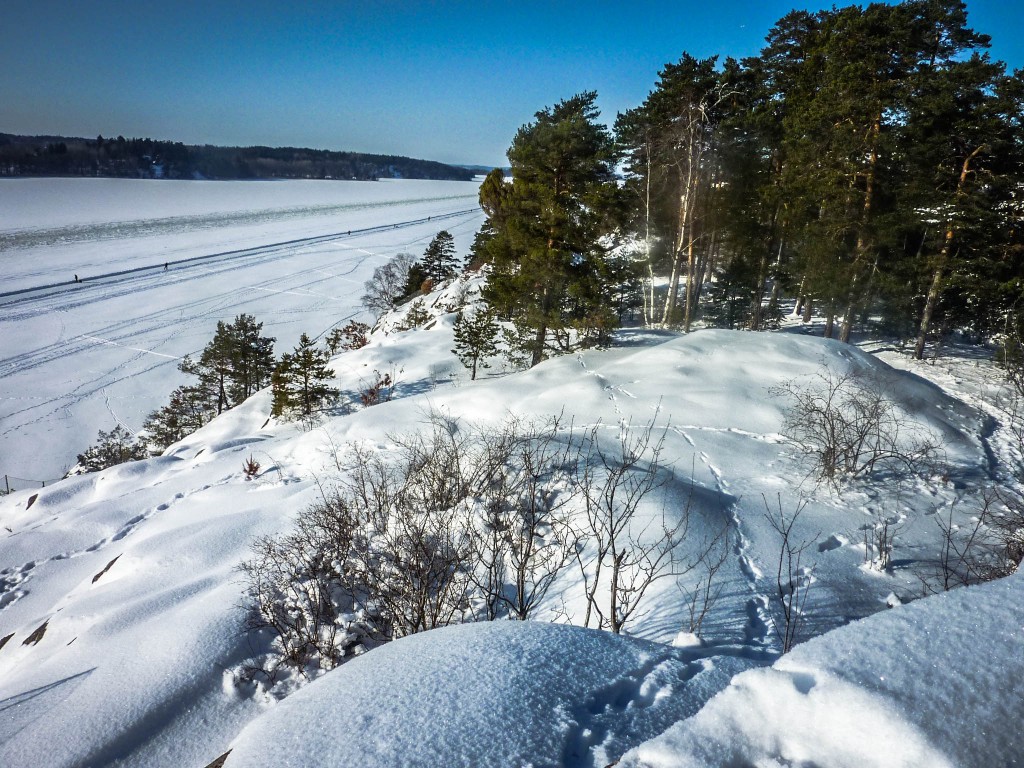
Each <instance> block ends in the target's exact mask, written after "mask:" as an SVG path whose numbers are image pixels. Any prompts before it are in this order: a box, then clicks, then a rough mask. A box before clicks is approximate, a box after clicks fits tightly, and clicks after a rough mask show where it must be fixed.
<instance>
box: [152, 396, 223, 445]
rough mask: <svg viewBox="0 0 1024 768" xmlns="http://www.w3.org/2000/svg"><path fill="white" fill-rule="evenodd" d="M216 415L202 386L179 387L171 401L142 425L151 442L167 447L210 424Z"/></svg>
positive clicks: (153, 413)
mask: <svg viewBox="0 0 1024 768" xmlns="http://www.w3.org/2000/svg"><path fill="white" fill-rule="evenodd" d="M215 415H216V413H215V411H213V410H211V409H210V404H209V402H208V401H207V399H206V397H205V393H204V391H203V389H202V388H201V387H197V386H184V387H178V388H177V389H175V390H174V391H173V392H171V397H170V402H169V403H168V404H167V405H165V406H164V407H163V408H159V409H158V410H155V411H153V412H152V413H151V414H149V416H147V417H146V421H145V422H144V423H143V425H142V428H143V430H145V432H146V437H147V440H148V442H149V443H150V445H152V446H154V447H156V448H157V449H158V450H163V449H164V448H166V447H167V446H169V445H171V444H172V443H176V442H178V441H179V440H181V439H182V438H184V437H186V436H187V435H190V434H192V433H193V432H195V431H196V430H197V429H199V428H200V427H202V426H203V425H204V424H206V423H207V422H208V421H209V420H210V419H212V418H213V417H214V416H215Z"/></svg>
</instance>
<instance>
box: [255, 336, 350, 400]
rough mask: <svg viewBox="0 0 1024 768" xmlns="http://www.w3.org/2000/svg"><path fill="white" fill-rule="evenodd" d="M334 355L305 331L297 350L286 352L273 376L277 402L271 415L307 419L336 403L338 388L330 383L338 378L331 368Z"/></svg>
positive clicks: (272, 383)
mask: <svg viewBox="0 0 1024 768" xmlns="http://www.w3.org/2000/svg"><path fill="white" fill-rule="evenodd" d="M329 360H330V354H329V353H328V352H327V351H325V350H320V349H317V347H316V346H315V344H314V343H313V340H312V339H310V338H309V336H307V335H306V334H305V333H303V334H302V336H301V337H300V338H299V343H298V345H297V346H296V347H295V349H294V350H293V351H292V352H290V353H287V354H285V355H282V357H281V362H280V363H279V364H278V366H277V368H276V369H275V370H274V373H273V374H272V376H271V387H272V388H273V396H274V399H273V405H272V406H271V414H272V415H273V416H278V417H284V418H306V417H309V416H311V415H312V414H313V413H314V411H317V410H319V409H321V408H322V407H323V406H325V405H327V404H329V403H331V402H333V400H334V399H335V398H336V397H337V395H338V392H337V390H336V389H333V388H332V387H330V386H328V385H327V382H328V381H330V380H331V379H333V378H334V372H333V371H332V370H331V369H330V368H329V367H328V362H329Z"/></svg>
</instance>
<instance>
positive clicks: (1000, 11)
mask: <svg viewBox="0 0 1024 768" xmlns="http://www.w3.org/2000/svg"><path fill="white" fill-rule="evenodd" d="M838 4H839V5H844V4H847V3H842V2H840V3H838ZM293 5H294V7H288V4H286V3H281V2H266V1H265V0H247V1H245V2H241V1H236V0H230V1H228V2H217V1H216V0H209V1H208V2H193V1H192V0H181V1H180V2H174V3H171V2H160V1H154V2H145V1H144V0H141V1H140V0H133V1H132V2H121V1H119V0H95V1H90V0H66V1H64V2H59V1H57V0H5V2H4V12H3V20H4V21H3V26H4V40H3V43H2V44H0V132H8V133H26V134H43V133H46V134H62V135H77V136H95V135H97V134H103V135H105V136H106V135H114V136H116V135H117V134H122V135H124V136H126V137H130V136H149V137H151V138H165V139H174V140H178V141H184V142H186V143H189V144H202V143H210V144H232V145H251V144H267V145H274V146H279V145H291V146H309V147H318V148H326V149H348V150H354V151H364V152H382V153H383V152H387V153H393V154H402V155H409V156H413V157H423V158H428V159H433V160H441V161H444V162H461V163H482V164H503V163H504V162H505V158H504V154H505V150H506V149H507V148H508V145H509V143H510V141H511V139H512V136H513V135H514V133H515V131H516V129H517V128H518V127H519V126H520V125H522V124H523V123H525V122H527V121H529V120H530V119H531V118H532V116H533V113H534V112H536V111H537V110H538V109H541V108H543V107H544V106H546V105H549V104H553V103H555V102H556V101H558V100H559V99H562V98H565V97H568V96H571V95H573V94H574V93H578V92H580V91H584V90H596V91H597V92H598V94H599V103H600V105H601V107H602V110H603V114H604V118H605V119H606V121H607V122H611V121H613V120H614V118H615V114H616V112H618V111H620V110H624V109H628V108H630V107H633V106H636V105H637V104H639V103H640V102H641V101H643V99H644V98H645V96H646V95H647V92H648V91H649V90H650V88H651V87H652V86H653V85H654V82H655V80H656V78H657V72H658V70H659V69H660V68H661V67H662V66H663V65H664V64H665V63H666V62H669V61H676V60H677V59H678V58H679V55H680V54H681V53H682V52H683V51H688V52H689V53H692V54H693V55H696V56H701V57H703V56H710V55H713V54H716V53H718V54H728V55H733V56H736V57H742V56H748V55H752V54H755V53H757V51H758V50H759V48H760V47H761V44H762V42H763V39H764V36H765V34H766V33H767V31H768V29H769V28H770V27H771V25H772V24H773V23H774V22H775V21H776V20H777V19H778V18H779V17H781V16H783V15H784V14H785V13H787V12H788V11H789V10H791V9H792V8H793V7H801V8H808V9H811V10H817V9H819V8H823V7H830V6H831V5H832V3H830V2H828V3H822V2H806V3H800V2H799V0H786V1H785V2H773V1H772V0H766V1H764V2H756V1H755V0H702V1H700V2H696V1H695V0H675V1H674V2H672V1H662V2H654V1H653V0H651V1H646V0H635V1H634V2H629V3H626V2H591V3H574V2H531V1H530V0H520V2H515V3H498V2H488V1H487V0H479V1H478V2H381V1H379V0H363V2H358V3H354V2H316V1H311V2H301V0H299V2H296V3H294V4H293ZM967 7H968V12H969V14H970V15H969V20H970V23H971V25H972V26H973V27H974V28H975V29H977V30H978V31H981V32H985V33H987V34H990V35H991V36H992V43H993V44H992V48H991V54H992V56H993V57H995V58H999V59H1002V60H1004V61H1006V62H1007V63H1008V64H1010V65H1011V67H1022V66H1024V42H1022V41H1021V37H1022V35H1024V3H1020V2H1017V0H968V3H967Z"/></svg>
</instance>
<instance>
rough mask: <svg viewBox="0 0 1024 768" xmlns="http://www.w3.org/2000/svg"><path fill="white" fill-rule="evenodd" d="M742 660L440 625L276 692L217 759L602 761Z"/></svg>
mask: <svg viewBox="0 0 1024 768" xmlns="http://www.w3.org/2000/svg"><path fill="white" fill-rule="evenodd" d="M750 665H751V662H750V661H746V660H744V659H742V658H732V657H727V656H719V657H716V658H711V654H710V653H708V652H705V651H701V650H694V649H675V648H671V647H668V646H664V645H658V644H655V643H647V642H643V641H640V640H634V639H631V638H626V637H622V636H619V635H612V634H610V633H608V632H600V631H597V630H593V629H581V628H579V627H569V626H564V625H556V624H543V623H539V622H504V621H503V622H493V623H481V624H464V625H461V626H455V627H446V628H444V629H439V630H435V631H433V632H425V633H423V634H419V635H412V636H410V637H407V638H403V639H402V640H397V641H395V642H393V643H390V644H388V645H385V646H383V647H381V648H378V649H376V650H374V651H372V652H371V653H368V654H366V655H364V656H360V657H358V658H356V659H354V660H353V661H351V662H350V663H348V664H346V665H344V666H342V667H341V668H339V669H338V670H337V672H336V673H333V674H329V675H326V676H325V677H323V678H321V679H320V680H317V681H315V682H313V683H312V684H310V685H309V686H307V687H306V688H304V689H303V690H301V691H299V692H298V693H296V694H294V695H293V696H291V697H289V698H287V699H285V700H284V701H282V702H281V703H280V704H279V705H277V706H276V707H274V708H273V709H271V710H269V711H268V712H267V714H266V715H264V716H263V717H261V718H259V719H257V720H255V721H253V722H252V723H251V724H250V725H249V726H248V727H247V728H246V729H245V730H244V731H243V732H242V733H241V734H240V735H239V737H238V739H237V740H236V741H235V742H234V744H232V747H231V755H230V756H229V759H228V760H227V762H226V763H225V765H226V766H228V767H230V768H236V766H237V767H241V766H252V767H254V768H255V766H264V765H282V766H283V765H302V766H328V765H359V766H366V767H367V768H370V767H371V766H380V768H385V767H386V766H397V765H403V766H424V767H426V766H437V765H446V766H466V767H467V768H470V767H471V766H480V765H488V766H524V765H565V766H592V765H606V764H607V763H609V762H611V761H612V760H613V759H615V758H616V757H617V756H618V755H620V754H622V752H623V751H624V750H625V749H626V748H627V747H628V746H631V745H635V744H638V743H639V742H640V741H642V740H643V739H645V738H649V737H650V736H652V735H656V734H658V733H661V732H662V731H663V730H665V728H666V727H668V725H670V724H671V723H673V722H674V721H675V720H678V719H680V718H682V717H686V716H689V715H692V714H694V713H695V712H696V711H697V710H698V709H699V708H700V707H701V705H702V704H703V703H704V702H705V701H706V700H707V699H708V698H709V697H710V696H711V695H712V694H714V693H716V692H717V691H718V690H720V689H721V688H723V687H724V686H725V685H726V684H727V683H728V681H729V679H730V678H731V677H732V676H733V675H734V674H736V673H737V672H739V671H740V670H742V669H744V668H746V667H749V666H750ZM296 723H304V724H305V725H304V728H303V729H302V730H301V731H297V730H296V728H295V724H296Z"/></svg>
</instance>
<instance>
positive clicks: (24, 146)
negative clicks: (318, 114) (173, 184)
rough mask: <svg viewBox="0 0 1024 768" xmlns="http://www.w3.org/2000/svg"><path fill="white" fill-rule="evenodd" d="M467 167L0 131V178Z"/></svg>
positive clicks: (383, 173) (322, 174)
mask: <svg viewBox="0 0 1024 768" xmlns="http://www.w3.org/2000/svg"><path fill="white" fill-rule="evenodd" d="M476 173H477V172H476V171H474V170H473V169H471V168H464V167H460V166H455V165H446V164H445V163H437V162H434V161H432V160H418V159H415V158H411V157H400V156H397V155H370V154H364V153H361V152H333V151H330V150H326V149H307V148H298V147H215V146H211V145H208V144H206V145H187V144H182V143H181V142H177V141H158V140H154V139H136V138H133V139H126V138H124V137H123V136H118V137H117V138H114V139H107V138H104V137H103V136H97V137H96V138H95V139H83V138H69V137H65V136H17V135H14V134H8V133H0V176H110V177H120V178H167V179H363V180H372V179H380V178H403V179H442V180H453V181H470V180H472V179H473V177H474V175H476Z"/></svg>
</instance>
